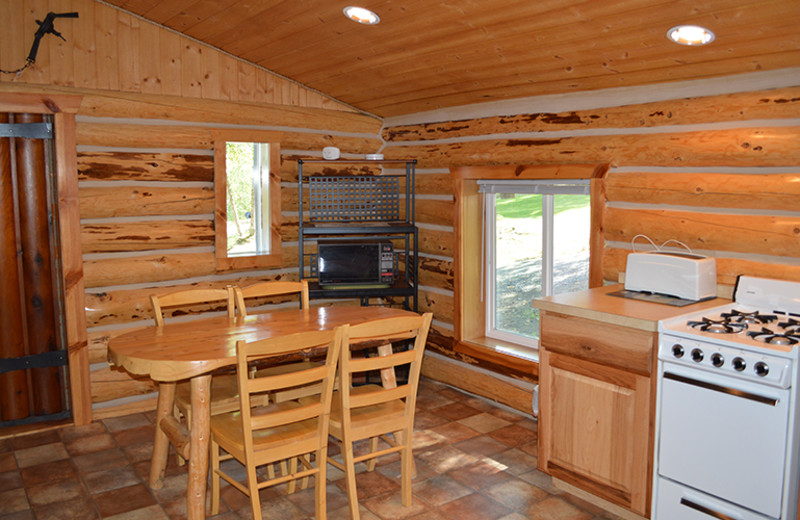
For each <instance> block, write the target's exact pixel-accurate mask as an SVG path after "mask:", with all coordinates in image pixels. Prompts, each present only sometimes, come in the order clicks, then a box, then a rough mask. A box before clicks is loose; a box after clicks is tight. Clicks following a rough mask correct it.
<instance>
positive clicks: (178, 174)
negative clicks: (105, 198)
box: [78, 129, 214, 182]
mask: <svg viewBox="0 0 800 520" xmlns="http://www.w3.org/2000/svg"><path fill="white" fill-rule="evenodd" d="M109 130H110V129H109ZM103 142H104V143H105V142H106V141H103ZM78 180H82V181H158V182H175V181H185V182H213V181H214V158H213V157H211V156H205V155H189V154H176V153H130V152H80V153H78Z"/></svg>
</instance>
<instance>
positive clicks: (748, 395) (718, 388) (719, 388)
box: [664, 372, 778, 406]
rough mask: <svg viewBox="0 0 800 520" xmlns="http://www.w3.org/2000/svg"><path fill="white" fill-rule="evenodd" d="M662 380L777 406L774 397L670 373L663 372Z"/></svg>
mask: <svg viewBox="0 0 800 520" xmlns="http://www.w3.org/2000/svg"><path fill="white" fill-rule="evenodd" d="M664 379H671V380H672V381H677V382H679V383H685V384H687V385H692V386H697V387H700V388H705V389H706V390H713V391H715V392H721V393H723V394H728V395H732V396H735V397H741V398H742V399H750V400H751V401H756V402H757V403H763V404H767V405H770V406H777V404H778V400H777V399H775V398H774V397H766V396H763V395H759V394H754V393H752V392H745V391H744V390H739V389H736V388H731V387H729V386H723V385H718V384H715V383H707V382H706V381H698V380H697V379H692V378H689V377H685V376H681V375H678V374H673V373H672V372H664Z"/></svg>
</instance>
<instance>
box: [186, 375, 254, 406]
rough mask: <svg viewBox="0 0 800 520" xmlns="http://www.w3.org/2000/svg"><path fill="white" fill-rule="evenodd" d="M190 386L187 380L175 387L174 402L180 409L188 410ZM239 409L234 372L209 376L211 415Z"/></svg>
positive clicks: (190, 404)
mask: <svg viewBox="0 0 800 520" xmlns="http://www.w3.org/2000/svg"><path fill="white" fill-rule="evenodd" d="M191 397H192V388H191V384H190V383H189V382H188V381H185V382H182V383H178V384H177V385H176V388H175V403H176V404H177V405H178V408H179V409H181V410H190V409H191V406H192V402H191ZM238 409H239V387H238V383H237V382H236V375H235V374H221V375H217V376H214V377H212V378H211V415H217V414H220V413H225V412H232V411H234V410H238Z"/></svg>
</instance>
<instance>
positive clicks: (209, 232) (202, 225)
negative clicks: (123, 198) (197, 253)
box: [81, 220, 214, 254]
mask: <svg viewBox="0 0 800 520" xmlns="http://www.w3.org/2000/svg"><path fill="white" fill-rule="evenodd" d="M81 244H82V250H83V253H84V254H86V253H108V252H122V251H147V250H150V249H177V248H181V247H197V246H208V245H213V244H214V223H213V222H212V221H210V220H175V221H152V222H151V221H143V222H121V223H117V222H115V223H108V224H83V225H82V226H81Z"/></svg>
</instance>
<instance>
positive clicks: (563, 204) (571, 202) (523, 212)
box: [495, 194, 589, 218]
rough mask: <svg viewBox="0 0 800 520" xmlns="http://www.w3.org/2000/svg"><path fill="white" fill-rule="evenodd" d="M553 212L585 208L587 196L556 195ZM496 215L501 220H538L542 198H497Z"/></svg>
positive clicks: (531, 196)
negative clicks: (501, 218)
mask: <svg viewBox="0 0 800 520" xmlns="http://www.w3.org/2000/svg"><path fill="white" fill-rule="evenodd" d="M555 199H556V200H555V212H556V213H561V212H562V211H567V210H569V209H576V208H585V207H586V206H588V205H589V195H563V196H562V195H556V196H555ZM495 204H496V206H497V214H498V215H499V216H501V217H503V218H540V217H541V216H542V196H541V195H537V194H526V195H516V196H514V197H511V198H503V195H500V196H498V197H497V201H496V203H495Z"/></svg>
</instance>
